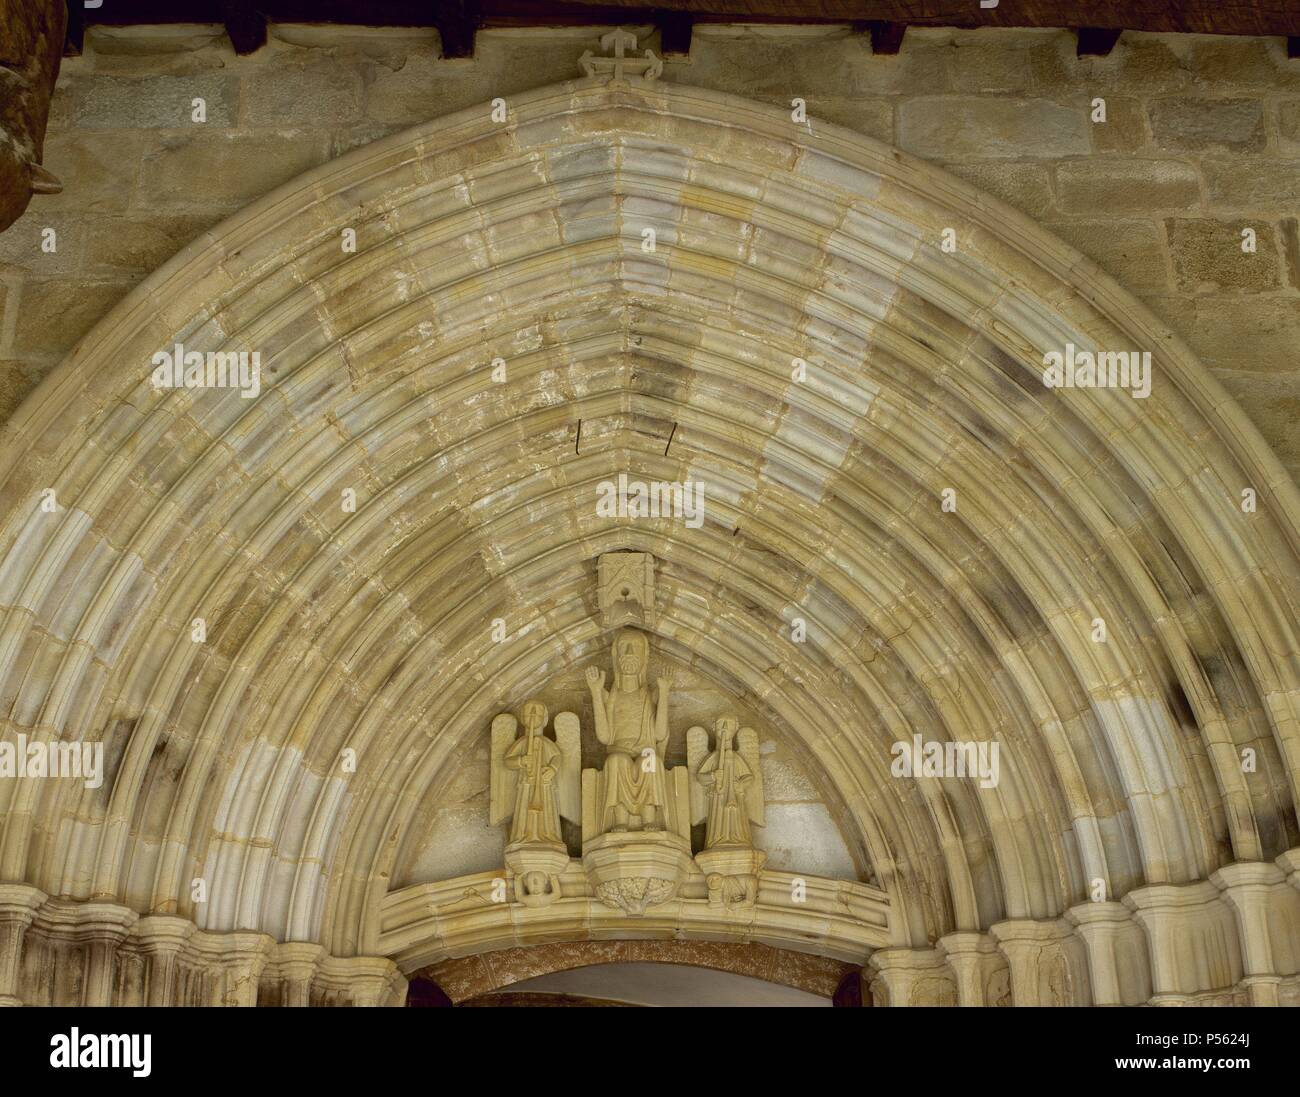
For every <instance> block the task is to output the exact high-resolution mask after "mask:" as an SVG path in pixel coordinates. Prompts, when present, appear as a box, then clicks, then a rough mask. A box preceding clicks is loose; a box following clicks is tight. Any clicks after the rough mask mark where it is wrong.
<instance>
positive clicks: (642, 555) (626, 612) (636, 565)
mask: <svg viewBox="0 0 1300 1097" xmlns="http://www.w3.org/2000/svg"><path fill="white" fill-rule="evenodd" d="M596 567H597V576H598V579H599V586H598V587H597V592H596V597H597V602H598V604H599V606H600V617H601V622H602V623H603V624H604V625H605V627H606V628H616V627H618V626H619V625H628V624H635V625H640V626H642V627H644V628H653V627H654V623H655V558H654V557H653V556H651V555H650V554H649V553H648V552H607V553H605V554H604V555H603V556H601V557H600V560H599V561H598V563H597V565H596Z"/></svg>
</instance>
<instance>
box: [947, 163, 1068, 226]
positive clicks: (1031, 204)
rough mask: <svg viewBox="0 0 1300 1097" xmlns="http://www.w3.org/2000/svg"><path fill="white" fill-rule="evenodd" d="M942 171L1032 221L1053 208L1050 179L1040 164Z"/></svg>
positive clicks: (973, 165)
mask: <svg viewBox="0 0 1300 1097" xmlns="http://www.w3.org/2000/svg"><path fill="white" fill-rule="evenodd" d="M944 167H945V168H947V170H948V171H950V172H952V173H953V174H954V175H956V176H958V177H960V178H962V179H965V180H966V181H967V182H968V183H970V184H972V185H973V186H976V187H979V188H980V190H984V191H988V193H989V194H992V195H994V196H995V197H997V198H1001V199H1002V201H1004V202H1006V203H1007V204H1008V205H1012V206H1015V208H1016V209H1018V210H1021V211H1023V212H1024V213H1027V214H1029V215H1030V216H1031V217H1043V216H1046V215H1048V214H1050V213H1051V212H1052V210H1053V208H1054V207H1055V198H1054V196H1053V194H1052V181H1051V177H1050V175H1049V173H1048V169H1047V168H1046V167H1044V166H1043V165H1042V164H1038V163H1028V164H1026V163H1018V162H1015V161H997V162H993V163H989V162H984V163H981V162H978V161H974V162H972V161H962V162H960V163H954V164H945V165H944Z"/></svg>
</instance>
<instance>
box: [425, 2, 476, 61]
mask: <svg viewBox="0 0 1300 1097" xmlns="http://www.w3.org/2000/svg"><path fill="white" fill-rule="evenodd" d="M433 7H434V12H435V14H434V26H436V27H437V28H438V37H439V38H441V39H442V55H443V57H473V56H474V35H475V33H476V32H477V31H478V28H479V25H480V16H479V5H478V3H477V2H476V0H440V2H439V3H437V4H435V5H433Z"/></svg>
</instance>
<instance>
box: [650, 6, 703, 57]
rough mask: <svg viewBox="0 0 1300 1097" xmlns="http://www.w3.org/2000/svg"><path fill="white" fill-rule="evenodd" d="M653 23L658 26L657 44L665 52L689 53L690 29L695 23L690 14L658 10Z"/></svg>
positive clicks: (680, 54) (683, 54) (681, 54)
mask: <svg viewBox="0 0 1300 1097" xmlns="http://www.w3.org/2000/svg"><path fill="white" fill-rule="evenodd" d="M655 25H656V26H657V27H658V28H659V46H660V48H661V49H662V50H663V52H664V53H665V54H677V55H679V56H686V55H689V54H690V52H691V29H692V27H693V26H694V25H695V20H694V19H693V18H692V17H691V16H689V15H687V14H685V13H684V12H680V11H664V12H659V13H658V14H657V15H656V17H655Z"/></svg>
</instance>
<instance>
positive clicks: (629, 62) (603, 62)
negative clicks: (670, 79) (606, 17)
mask: <svg viewBox="0 0 1300 1097" xmlns="http://www.w3.org/2000/svg"><path fill="white" fill-rule="evenodd" d="M600 48H601V49H603V50H606V51H608V50H613V51H614V56H613V57H597V56H596V55H595V54H594V53H592V52H591V50H583V52H582V56H581V57H579V58H578V65H579V67H580V68H581V69H582V75H583V76H586V77H588V78H590V77H595V76H607V77H609V78H610V79H612V80H625V79H627V77H629V76H639V77H640V78H641V79H643V80H655V79H657V78H658V77H660V76H662V75H663V71H664V63H663V61H661V60H660V59H659V58H658V57H657V56H655V53H654V51H653V50H646V51H645V56H644V57H631V56H628V51H629V50H635V49H636V35H635V34H633V33H632V32H631V31H626V30H623V29H622V28H621V27H620V28H619V29H618V30H612V31H610V32H609V33H608V34H604V35H601V38H600Z"/></svg>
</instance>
